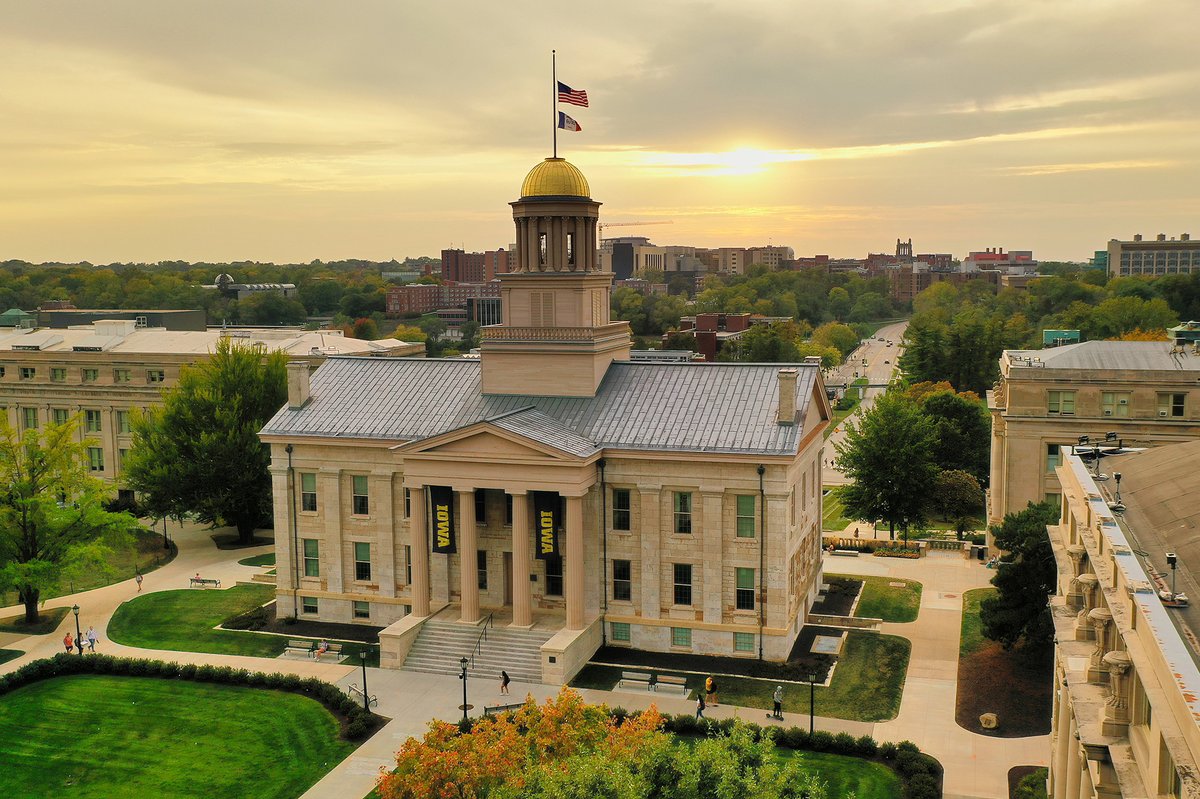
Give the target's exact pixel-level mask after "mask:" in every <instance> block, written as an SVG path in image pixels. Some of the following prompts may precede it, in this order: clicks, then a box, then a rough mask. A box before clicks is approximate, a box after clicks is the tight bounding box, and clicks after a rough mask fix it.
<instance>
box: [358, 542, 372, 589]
mask: <svg viewBox="0 0 1200 799" xmlns="http://www.w3.org/2000/svg"><path fill="white" fill-rule="evenodd" d="M354 579H355V580H359V581H361V582H370V580H371V545H370V544H368V543H367V542H366V541H355V542H354Z"/></svg>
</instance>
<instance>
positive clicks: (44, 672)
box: [0, 653, 384, 741]
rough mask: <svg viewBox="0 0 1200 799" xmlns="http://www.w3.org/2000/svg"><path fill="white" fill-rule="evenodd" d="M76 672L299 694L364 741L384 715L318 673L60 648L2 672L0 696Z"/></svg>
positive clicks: (354, 738) (350, 737)
mask: <svg viewBox="0 0 1200 799" xmlns="http://www.w3.org/2000/svg"><path fill="white" fill-rule="evenodd" d="M72 674H113V675H118V676H124V677H156V678H158V679H162V680H190V681H192V682H205V683H220V684H223V685H242V686H246V687H248V688H265V689H268V690H273V691H286V692H287V693H292V694H301V695H303V696H307V697H309V698H310V699H315V700H316V701H318V702H320V703H321V704H322V705H323V706H324V707H325V709H326V710H328V711H329V712H330V713H332V714H333V715H334V716H335V717H337V719H338V720H339V722H341V733H342V737H343V738H345V739H346V740H349V741H361V740H363V739H365V738H366V737H368V736H369V735H370V734H371V733H372V732H374V731H375V730H377V729H378V728H379V727H381V726H382V725H383V722H384V719H383V717H382V716H378V715H376V714H374V713H371V712H370V711H367V710H364V709H363V707H362V705H361V704H359V703H358V702H356V701H354V700H353V699H351V698H350V697H349V696H347V695H346V694H344V693H342V691H341V689H339V688H338V687H337V686H336V685H333V684H332V683H327V682H325V681H323V680H318V679H316V678H315V677H307V678H304V677H297V676H296V675H294V674H269V673H266V672H261V671H253V672H252V671H247V670H246V669H235V668H233V667H232V666H197V665H195V664H194V663H171V662H168V661H164V660H150V659H147V658H122V657H113V656H111V655H88V656H87V657H78V656H73V655H67V654H63V653H59V654H57V655H55V656H54V657H52V658H44V659H42V660H35V661H33V662H32V663H27V664H26V665H24V666H22V667H21V668H19V669H17V670H15V671H12V672H9V673H8V674H4V675H0V696H4V695H5V694H7V693H9V692H10V691H15V690H16V689H18V688H22V687H24V686H26V685H30V684H32V683H35V682H40V681H42V680H49V679H53V678H54V677H66V676H69V675H72Z"/></svg>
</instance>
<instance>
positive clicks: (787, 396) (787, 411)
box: [776, 369, 798, 425]
mask: <svg viewBox="0 0 1200 799" xmlns="http://www.w3.org/2000/svg"><path fill="white" fill-rule="evenodd" d="M797 374H798V373H797V371H796V370H795V369H780V370H779V418H778V419H777V420H776V421H777V422H778V423H779V424H786V425H793V424H795V423H796V375H797Z"/></svg>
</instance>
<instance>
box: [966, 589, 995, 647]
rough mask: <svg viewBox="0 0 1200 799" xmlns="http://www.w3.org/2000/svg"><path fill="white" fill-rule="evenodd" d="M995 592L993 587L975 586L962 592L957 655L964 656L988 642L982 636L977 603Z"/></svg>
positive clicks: (981, 624)
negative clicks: (960, 627)
mask: <svg viewBox="0 0 1200 799" xmlns="http://www.w3.org/2000/svg"><path fill="white" fill-rule="evenodd" d="M994 593H996V589H995V588H975V589H973V590H971V591H967V592H966V593H965V594H963V617H962V638H960V639H959V640H958V656H959V657H960V658H965V657H966V656H967V655H971V654H974V653H975V652H978V651H979V650H980V649H983V647H984V646H985V645H986V644H988V643H990V642H989V641H988V640H987V639H986V638H984V637H983V623H982V622H981V621H980V620H979V605H980V603H981V602H983V600H984V599H985V598H986V597H989V596H991V595H992V594H994Z"/></svg>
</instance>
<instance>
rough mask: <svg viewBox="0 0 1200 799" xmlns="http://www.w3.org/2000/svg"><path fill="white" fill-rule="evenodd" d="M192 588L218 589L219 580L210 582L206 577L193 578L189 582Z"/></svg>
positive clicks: (219, 585)
mask: <svg viewBox="0 0 1200 799" xmlns="http://www.w3.org/2000/svg"><path fill="white" fill-rule="evenodd" d="M191 587H192V588H210V587H211V588H220V587H221V581H220V580H212V579H209V578H207V577H193V578H192V580H191Z"/></svg>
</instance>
